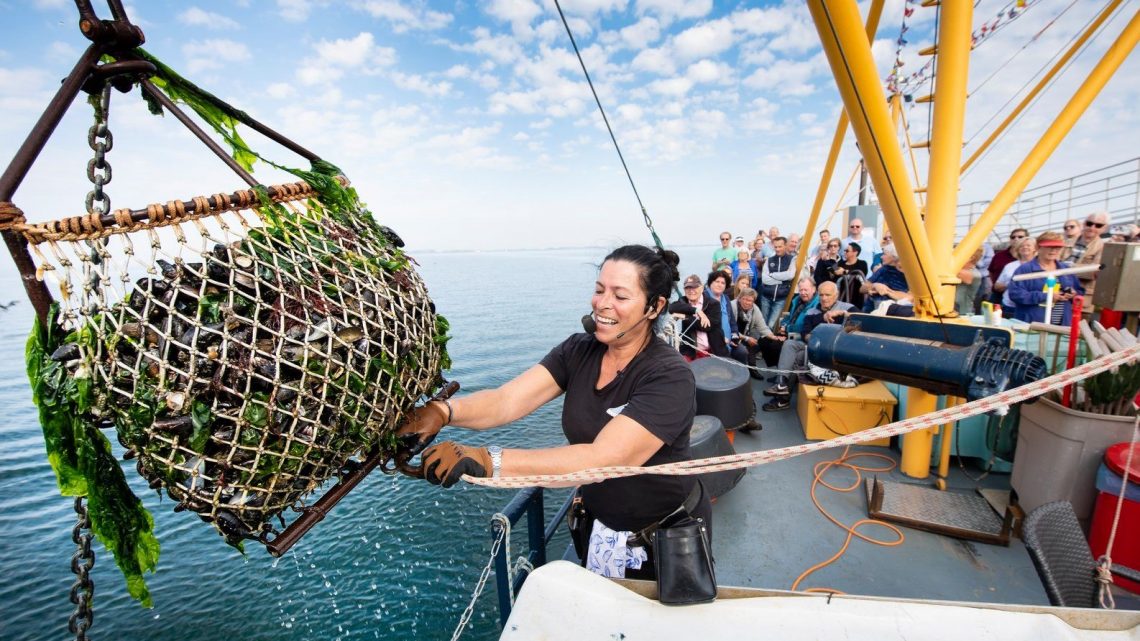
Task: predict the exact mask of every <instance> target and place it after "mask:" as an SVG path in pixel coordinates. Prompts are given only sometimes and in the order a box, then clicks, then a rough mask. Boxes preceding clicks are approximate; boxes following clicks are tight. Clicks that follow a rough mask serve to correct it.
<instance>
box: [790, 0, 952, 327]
mask: <svg viewBox="0 0 1140 641" xmlns="http://www.w3.org/2000/svg"><path fill="white" fill-rule="evenodd" d="M808 9H809V10H810V11H811V15H812V20H813V21H814V22H815V26H816V30H817V31H818V32H819V36H820V41H821V43H822V44H823V50H824V52H825V54H826V55H827V60H828V63H829V64H830V65H831V69H832V73H833V74H834V75H835V81H836V85H837V86H838V88H839V94H840V96H841V97H842V98H843V105H844V107H845V108H846V110H847V114H848V116H850V118H851V127H852V129H853V130H854V131H855V138H856V140H858V141H859V148H860V150H861V151H862V153H863V159H864V161H865V162H866V167H867V173H868V174H869V175H870V177H871V182H872V184H873V185H874V187H875V193H876V194H878V196H879V206H880V207H882V209H883V215H884V216H885V217H886V219H887V225H888V226H889V227H890V229H891V234H892V235H893V236H894V238H895V246H896V248H897V249H898V252H899V257H900V259H901V261H902V269H903V271H904V272H906V274H907V282H908V284H909V285H910V290H911V293H912V295H913V296H914V305H915V312H916V314H918V315H919V316H922V317H930V316H934V315H937V313H938V311H939V309H940V307H938V306H936V305H935V300H934V294H935V292H937V291H938V288H939V286H940V283H939V280H938V278H937V274H936V273H935V271H934V269H933V265H934V263H933V262H932V258H933V253H932V252H931V249H930V241H929V240H928V239H927V236H926V231H925V229H923V226H922V220H921V218H920V217H919V214H918V206H917V204H916V202H915V196H914V188H913V186H912V185H911V183H910V179H909V178H908V176H907V174H906V166H905V163H904V161H903V155H902V150H901V149H900V148H899V143H898V138H897V136H896V135H895V133H894V132H893V130H892V127H891V117H890V114H889V113H888V111H887V98H886V95H885V94H884V93H883V87H882V84H881V82H880V80H879V76H878V73H877V71H876V68H875V61H874V58H873V57H872V55H871V45H870V43H868V42H867V36H866V34H865V33H864V32H863V28H862V27H863V25H862V24H861V21H860V19H859V8H858V7H857V6H856V4H855V2H854V0H826V1H825V0H809V2H808ZM928 266H929V267H928ZM944 311H945V312H946V313H949V311H950V310H949V309H947V310H944Z"/></svg>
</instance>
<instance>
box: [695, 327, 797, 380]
mask: <svg viewBox="0 0 1140 641" xmlns="http://www.w3.org/2000/svg"><path fill="white" fill-rule="evenodd" d="M788 340H794V339H788ZM677 341H678V342H680V343H682V344H684V345H687V346H689V347H692V348H693V349H694V350H696V351H697V352H699V353H701V354H705V356H704V358H712V359H716V360H718V361H721V362H723V363H729V364H731V365H735V366H737V367H742V368H744V369H746V370H750V371H753V372H758V373H759V372H768V373H774V374H789V375H792V374H810V373H811V370H810V369H779V368H776V367H768V366H764V367H760V366H759V365H748V364H746V363H741V362H740V361H738V360H736V359H735V358H725V357H723V356H717V355H716V354H713V353H712V352H709V351H707V350H703V349H701V348H700V347H697V344H696V342H694V341H693V340H692V339H689V338H686V337H685V335H684V334H678V335H677Z"/></svg>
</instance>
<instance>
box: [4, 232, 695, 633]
mask: <svg viewBox="0 0 1140 641" xmlns="http://www.w3.org/2000/svg"><path fill="white" fill-rule="evenodd" d="M608 249H609V248H578V249H557V250H526V251H509V252H483V253H431V252H425V253H417V252H412V255H413V256H414V257H415V258H416V259H417V261H418V262H419V267H418V270H419V272H420V274H421V275H422V276H423V278H424V281H425V282H426V284H427V286H428V290H429V292H430V294H431V296H432V298H433V300H434V301H435V303H436V306H437V309H438V310H439V312H440V313H442V314H444V315H445V316H446V317H447V318H448V319H449V320H450V321H451V333H452V336H453V338H452V340H451V342H450V343H449V344H448V348H449V350H450V353H451V356H452V359H453V360H454V366H453V369H452V370H451V371H450V372H449V374H448V376H449V378H451V379H453V380H457V381H459V382H460V383H461V384H462V386H463V390H462V392H461V394H462V393H465V392H474V391H477V390H481V389H488V388H493V387H495V386H498V385H500V384H502V383H504V382H506V381H508V380H510V379H511V378H512V377H514V376H516V375H518V374H519V373H521V372H522V371H524V370H525V369H526V368H528V367H531V366H533V365H534V364H535V363H537V362H538V361H539V360H540V359H541V358H542V357H543V356H544V355H545V354H546V353H547V352H548V351H549V350H550V348H551V347H553V346H554V345H556V344H557V343H558V342H559V341H561V340H563V339H564V338H566V337H567V336H568V335H570V334H572V333H574V332H577V331H581V325H580V318H581V317H582V315H583V314H585V313H586V312H588V311H589V306H590V296H591V295H592V293H593V284H594V280H595V278H596V276H597V265H598V263H600V262H601V260H602V258H603V257H604V256H605V254H606V253H607V251H608ZM712 250H713V247H711V246H710V247H707V248H706V247H700V248H682V249H681V250H680V251H679V253H680V254H681V256H682V270H681V276H682V278H683V277H684V276H685V275H686V274H688V273H697V274H700V275H701V276H702V277H704V276H705V275H706V274H707V270H708V267H709V263H710V257H711V254H712ZM0 285H2V286H3V287H2V289H0V291H2V292H3V294H0V298H2V299H3V300H0V303H7V302H8V301H10V300H14V301H18V302H17V303H16V304H15V305H13V306H12V307H11V308H9V309H8V310H6V311H0V354H2V355H3V358H0V604H2V607H0V610H2V611H3V615H2V616H0V639H4V640H5V641H24V640H33V639H35V640H39V639H48V638H55V639H61V638H67V637H68V636H69V635H68V631H67V618H68V616H69V614H70V613H71V612H72V610H73V608H74V606H73V605H72V604H71V603H70V602H69V601H68V591H69V589H70V587H71V584H72V582H73V580H74V576H73V575H72V574H71V572H70V571H69V567H70V559H71V555H72V554H73V552H74V551H75V545H74V544H73V543H72V541H71V529H72V526H73V525H74V523H75V515H74V511H73V509H72V503H73V501H72V499H68V498H64V497H61V496H60V495H59V492H58V489H57V487H56V483H55V477H54V475H53V473H52V471H51V468H50V467H49V465H48V463H47V459H46V457H45V454H44V446H43V437H42V433H41V431H40V426H39V422H38V419H37V416H36V411H35V407H34V406H33V405H32V402H31V390H30V388H29V386H28V381H27V376H26V374H25V371H24V346H25V341H26V339H27V335H28V331H29V329H30V328H31V324H32V317H33V313H32V309H31V306H30V304H29V303H28V302H27V300H26V298H25V296H24V292H23V288H22V286H21V284H20V281H19V277H18V276H17V275H16V274H15V269H14V267H12V265H11V263H10V262H8V261H6V260H5V262H4V264H3V266H2V267H0ZM560 415H561V400H555V401H554V402H552V403H549V404H548V405H547V406H545V407H543V408H541V409H539V410H538V411H537V412H535V413H534V414H532V415H531V416H529V417H526V418H524V419H522V420H520V421H517V422H515V423H513V424H511V425H509V426H505V427H504V428H501V429H498V430H493V431H489V432H471V431H467V430H460V429H454V428H448V429H445V430H444V431H443V433H442V434H441V436H440V438H441V439H455V440H458V441H461V442H463V443H470V444H476V445H485V444H498V445H502V446H505V447H532V448H533V447H547V446H553V445H557V444H560V443H563V442H564V440H563V438H562V433H561V427H560V423H559V421H560ZM114 440H115V439H114V438H112V441H114ZM117 447H118V446H117V445H116V448H117ZM117 451H118V450H117ZM125 469H126V474H127V478H128V480H129V481H130V482H131V484H132V487H133V489H134V490H135V493H136V494H138V495H139V496H140V497H142V498H143V501H144V503H145V505H146V507H147V508H148V509H149V510H150V511H151V513H152V514H153V515H154V517H155V532H156V535H157V537H158V540H159V542H160V543H161V545H162V554H161V558H160V559H159V562H158V571H157V572H156V573H155V574H153V575H148V577H147V583H148V585H149V587H150V591H151V595H152V597H153V599H154V608H152V609H146V608H143V607H141V606H140V605H138V604H137V603H136V602H134V601H133V600H131V599H130V597H129V596H127V592H126V588H125V585H124V582H123V578H122V575H121V574H120V573H119V571H118V569H117V568H116V567H115V564H114V560H113V559H112V557H111V555H110V553H109V552H107V551H105V550H104V549H103V548H102V547H101V546H100V545H98V544H97V543H96V544H95V545H94V549H95V552H96V555H97V562H96V565H95V568H94V570H93V571H92V577H93V579H94V582H95V586H96V587H95V600H94V605H95V619H94V625H93V627H92V629H91V632H90V637H91V638H94V639H133V640H138V641H143V640H147V639H154V640H160V639H161V640H163V641H166V640H169V639H180V640H182V641H207V640H219V641H220V640H223V639H225V640H227V641H228V640H233V641H243V640H252V639H273V640H274V641H292V640H296V641H310V640H314V639H321V640H325V639H329V640H334V639H346V640H347V639H411V638H415V639H428V640H434V639H449V638H450V637H451V634H452V632H453V630H454V629H455V626H456V624H457V623H458V622H459V620H460V616H461V615H462V613H463V611H464V610H465V609H466V608H467V606H468V603H469V601H470V600H471V597H472V594H473V591H474V589H475V586H476V582H477V581H478V579H479V577H480V574H481V573H482V571H483V569H484V567H485V566H486V565H487V561H488V558H489V554H490V549H491V533H490V517H491V515H493V514H494V513H495V512H497V511H499V510H500V509H502V508H503V507H504V506H505V505H506V504H507V502H508V501H509V500H510V499H511V497H512V496H513V495H514V491H513V490H491V489H485V488H479V487H473V486H466V485H464V484H460V485H458V486H456V487H453V488H450V489H442V488H438V487H435V486H432V485H430V484H428V483H425V482H423V481H419V480H414V479H409V478H405V477H401V476H386V475H384V474H382V473H380V472H378V471H377V472H374V473H373V474H372V475H371V476H370V477H368V478H367V479H365V481H364V482H362V483H361V484H360V485H359V486H357V488H356V489H355V490H354V491H353V492H351V493H350V494H349V495H348V497H347V498H345V499H344V500H343V501H341V503H340V504H338V505H337V507H336V508H335V509H334V510H333V511H332V512H331V513H330V515H329V516H328V518H326V519H325V520H324V521H323V522H321V523H320V524H319V525H317V526H316V527H315V528H314V529H313V530H311V531H310V532H309V533H308V534H307V535H306V536H305V537H304V538H303V539H302V540H301V541H300V542H299V543H298V544H297V545H296V546H295V547H294V548H293V549H292V550H290V551H289V552H287V553H286V554H285V555H284V556H283V557H281V558H280V559H274V558H272V557H271V556H269V554H268V553H266V552H265V550H264V549H263V548H262V547H261V546H260V545H259V544H257V543H255V542H252V541H250V542H247V543H246V553H245V555H244V556H243V555H242V554H241V553H239V552H237V551H236V550H234V549H232V548H230V547H229V546H227V545H226V544H225V543H224V542H223V540H222V538H221V537H220V536H218V535H217V533H216V532H215V531H214V529H213V528H212V527H210V526H208V525H206V524H205V523H202V522H201V521H200V520H199V519H198V518H197V517H196V516H195V515H194V514H192V513H189V512H181V513H174V512H172V508H173V507H174V502H173V501H171V500H170V499H169V498H166V499H161V498H159V496H158V495H157V494H156V493H155V492H154V491H153V490H149V489H148V488H147V485H146V483H145V482H143V481H142V479H141V478H140V477H139V476H138V475H137V474H136V473H135V471H134V466H133V465H130V464H125ZM566 495H567V490H558V491H552V492H547V495H546V507H547V513H548V515H549V514H550V513H552V512H553V511H555V510H556V509H557V508H558V507H559V506H560V505H561V504H562V502H563V501H564V500H565V497H566ZM567 543H568V538H567V536H566V534H565V528H560V530H559V534H558V536H557V537H556V539H555V541H554V542H553V544H552V546H551V548H550V553H549V555H550V557H551V558H559V557H561V555H562V552H563V551H564V550H565V548H566V545H567ZM525 553H526V532H525V519H524V520H523V522H522V523H520V524H519V526H518V528H516V529H515V530H514V535H513V536H512V541H511V548H510V554H511V558H512V559H514V558H518V557H519V556H521V555H525ZM498 616H499V615H498V608H497V599H496V597H495V590H494V580H493V577H492V579H491V581H489V582H488V585H487V589H486V590H485V591H484V593H483V594H482V596H481V597H480V598H479V599H478V600H477V602H476V603H475V607H474V614H473V617H472V619H471V622H470V624H469V625H468V627H467V629H466V630H465V632H464V635H463V638H464V639H494V638H497V637H498V635H499V631H500V629H499V623H498Z"/></svg>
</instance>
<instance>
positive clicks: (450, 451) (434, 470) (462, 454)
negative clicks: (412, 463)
mask: <svg viewBox="0 0 1140 641" xmlns="http://www.w3.org/2000/svg"><path fill="white" fill-rule="evenodd" d="M423 462H424V478H425V479H426V480H427V482H428V483H431V484H432V485H442V486H444V487H451V486H452V485H455V484H456V483H458V482H459V479H460V478H462V477H463V475H464V474H470V475H471V476H482V477H488V476H491V472H492V468H491V453H490V452H488V451H487V448H485V447H468V446H466V445H460V444H459V443H456V442H454V441H444V442H443V443H440V444H439V445H436V446H433V447H430V448H428V450H427V451H426V452H424V456H423Z"/></svg>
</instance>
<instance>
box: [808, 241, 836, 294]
mask: <svg viewBox="0 0 1140 641" xmlns="http://www.w3.org/2000/svg"><path fill="white" fill-rule="evenodd" d="M839 245H840V243H839V239H838V238H833V239H831V240H829V241H827V244H826V245H824V246H823V248H822V250H821V251H820V253H819V260H818V261H816V263H815V273H814V274H813V279H814V280H815V284H816V286H817V287H818V286H819V285H820V284H821V283H824V282H832V283H834V282H835V281H837V280H839V276H837V275H836V274H835V271H834V270H835V266H836V265H838V264H839Z"/></svg>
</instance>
